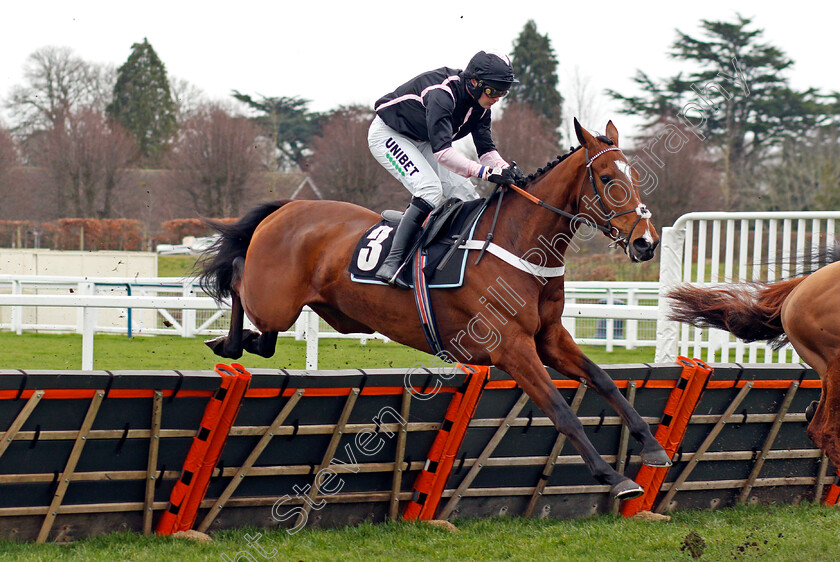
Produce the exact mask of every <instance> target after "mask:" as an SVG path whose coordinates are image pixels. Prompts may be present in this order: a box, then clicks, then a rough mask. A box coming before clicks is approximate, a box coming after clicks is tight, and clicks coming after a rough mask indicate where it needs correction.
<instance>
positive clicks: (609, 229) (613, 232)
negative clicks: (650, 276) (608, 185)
mask: <svg viewBox="0 0 840 562" xmlns="http://www.w3.org/2000/svg"><path fill="white" fill-rule="evenodd" d="M612 150H621V149H620V148H618V147H617V146H612V147H610V148H605V149H604V150H601V151H600V152H596V153H595V155H593V156H592V158H589V150H588V149H584V157H585V158H586V169H587V170H588V171H589V184H590V185H591V186H592V192H593V193H594V195H595V200H596V201H598V205H599V206H600V207H601V213H602V214H603V216H604V218H605V219H606V221H607V224H606V226H601V225H600V224H597V223H595V222H594V221H593V220H592V219H590V218H589V217H588V216H587V215H581V214H577V215H573V214H572V213H567V212H566V211H563V210H562V209H558V208H557V207H554V206H553V205H549V204H548V203H546V202H545V201H543V200H542V199H540V198H539V197H536V196H535V195H533V194H531V193H528V192H527V191H525V190H524V189H522V188H521V187H518V186H516V185H514V184H508V187H510V188H511V189H513V190H514V191H515V192H516V193H518V194H519V195H521V196H523V197H525V199H527V200H528V201H530V202H531V203H534V204H535V205H539V206H540V207H543V208H545V209H548V210H549V211H551V212H553V213H556V214H558V215H560V216H561V217H565V218H567V219H570V220H572V221H575V220H578V221H580V222H582V223H584V224H586V225H587V226H590V227H592V228H595V229H597V230H600V231H601V232H603V233H604V234H606V235H607V237H609V238H610V239H611V240H612V241H613V244H621V243H623V244H624V246H625V247H627V245H628V244H629V243H630V235H631V234H632V233H633V231H634V230H635V229H636V226H638V224H639V222H640V221H641V220H642V219H644V218H650V216H651V214H650V211H648V210H647V207H645V206H644V205H639V206H638V207H636V208H635V209H629V210H627V211H622V212H620V213H616V212H615V211H612V210H610V209H608V208H607V206H606V204H605V203H604V199H603V197H602V196H601V194H600V193H598V188H597V185H596V183H595V174H593V172H592V163H593V162H595V159H596V158H598V157H599V156H601V155H602V154H604V153H606V152H610V151H612ZM629 213H636V214H637V215H638V218H636V222H634V223H633V226H632V227H631V228H630V230H629V232H628V233H627V235H626V236H625V237H624V238H620V237H619V236H620V235H621V231H620V230H619V229H618V228H617V227H616V226H614V225H613V224H612V222H611V221H612V219H614V218H616V217H620V216H622V215H627V214H629Z"/></svg>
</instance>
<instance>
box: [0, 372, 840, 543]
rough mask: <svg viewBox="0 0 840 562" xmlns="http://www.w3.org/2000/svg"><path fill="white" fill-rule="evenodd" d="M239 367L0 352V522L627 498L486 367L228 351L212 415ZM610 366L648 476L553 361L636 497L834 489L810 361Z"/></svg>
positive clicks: (799, 497) (249, 518) (449, 510)
mask: <svg viewBox="0 0 840 562" xmlns="http://www.w3.org/2000/svg"><path fill="white" fill-rule="evenodd" d="M240 367H241V366H239V367H236V368H234V367H232V366H218V367H217V368H216V370H210V371H112V372H108V371H9V370H6V371H0V490H1V491H2V493H0V536H2V537H4V538H8V539H15V540H25V541H39V542H46V541H69V540H74V539H78V538H81V537H86V536H91V535H98V534H104V533H108V532H112V531H120V530H131V531H135V532H140V533H145V534H151V533H152V532H154V530H155V528H156V525H157V528H158V530H159V531H160V530H161V525H163V526H164V527H166V523H165V520H166V518H167V515H166V514H167V513H170V514H171V512H172V511H173V508H174V506H175V505H178V506H182V505H183V506H186V505H191V506H192V508H191V509H192V511H193V512H192V513H190V514H188V515H187V516H185V515H182V516H181V520H182V524H179V525H178V526H177V529H183V528H186V527H190V528H194V529H196V530H200V531H205V532H213V531H216V530H220V529H230V528H239V527H245V526H249V527H254V526H256V527H267V528H272V527H273V528H277V527H280V528H285V529H287V530H288V531H289V532H295V531H296V530H299V529H302V528H304V527H312V528H326V527H336V526H344V525H353V524H358V523H360V522H364V521H372V522H377V521H385V520H389V519H391V520H394V519H399V518H406V519H432V518H443V519H450V520H453V521H454V520H457V519H458V518H462V517H488V516H499V515H523V516H527V517H556V518H570V517H580V516H587V515H592V514H597V513H614V514H617V513H619V512H621V513H622V514H623V515H625V516H628V515H631V514H632V513H631V512H633V510H632V509H629V508H628V507H627V506H628V505H630V503H631V502H624V505H623V506H621V505H619V504H618V503H617V502H615V501H613V500H612V498H611V497H610V494H609V486H607V485H602V484H599V483H598V482H596V481H595V480H594V479H593V478H592V477H591V475H590V474H589V472H588V471H587V470H585V469H584V467H583V463H582V460H581V458H580V456H579V455H577V453H576V452H575V451H574V450H573V448H572V447H571V445H570V444H569V443H567V442H566V440H565V438H564V437H563V436H562V435H559V434H558V432H557V431H556V430H555V429H554V427H553V425H552V424H551V422H550V421H549V420H548V418H546V417H545V416H544V415H543V414H542V412H540V411H539V409H537V408H536V406H534V404H533V402H531V400H530V399H529V398H528V397H527V395H525V394H524V393H523V391H522V389H521V388H519V387H518V385H517V384H516V383H515V381H513V380H512V379H511V378H510V377H509V376H508V375H507V374H506V373H504V372H502V371H500V370H498V369H495V368H489V369H488V368H471V367H466V366H465V368H455V369H449V370H448V371H447V372H438V371H434V370H421V371H420V372H409V371H408V370H406V369H376V370H373V369H371V370H360V369H356V370H340V371H303V370H265V369H254V370H247V369H246V368H245V367H241V369H242V370H243V371H246V372H247V373H248V375H249V377H248V378H249V381H248V384H247V387H243V388H242V392H241V394H240V395H239V397H238V398H237V399H236V400H235V401H234V402H235V403H231V404H232V405H230V406H228V408H229V412H232V417H230V416H229V417H230V420H229V421H230V424H229V426H222V425H220V426H218V427H216V425H215V424H216V422H212V421H211V419H219V418H220V417H222V416H215V417H213V416H210V417H206V414H207V412H208V409H210V408H217V409H218V408H221V402H219V403H218V404H216V406H213V404H214V400H216V401H217V402H218V401H219V391H220V390H219V389H220V388H223V387H224V386H223V382H224V377H226V376H232V374H233V373H237V372H239V371H238V369H239V368H240ZM605 369H606V370H607V372H608V373H609V374H610V375H611V376H612V377H613V379H614V380H615V381H616V384H617V385H618V387H619V388H620V389H621V390H622V391H623V392H625V393H626V395H627V397H628V400H630V401H631V402H632V403H633V404H634V406H635V407H636V409H637V410H638V411H639V413H640V414H641V415H642V417H643V418H644V419H645V421H647V422H648V423H649V424H650V425H651V428H652V429H654V431H655V432H656V435H657V438H658V439H661V441H660V442H663V444H666V450H668V451H669V453H672V454H673V461H674V464H673V466H671V467H670V468H669V469H656V471H655V472H651V473H650V474H649V476H644V474H645V471H646V470H647V469H644V468H642V467H641V465H640V457H639V454H638V453H639V445H638V444H637V443H636V442H635V441H633V440H632V438H631V436H630V435H629V431H628V430H627V428H626V427H625V426H624V425H623V422H622V420H621V419H620V418H619V417H618V415H617V414H615V412H613V411H612V409H611V408H610V406H609V405H608V404H607V402H606V401H605V400H603V399H602V398H601V397H600V396H598V395H597V393H595V392H593V391H592V390H591V389H589V388H587V387H586V386H585V385H581V384H579V383H578V382H577V381H571V380H569V379H566V378H565V377H563V376H561V375H560V374H559V373H556V372H551V375H552V378H553V380H554V382H555V386H556V387H557V388H558V389H559V391H560V392H561V394H562V395H563V397H564V398H565V399H566V400H567V402H568V403H569V404H570V405H571V407H572V409H573V410H575V411H576V413H577V414H578V416H579V418H580V420H581V422H582V423H583V425H584V428H585V430H586V434H587V436H588V437H589V438H590V440H591V441H592V442H593V444H594V445H595V447H596V448H597V449H598V451H599V452H600V453H601V455H602V456H603V457H604V459H605V460H606V461H607V462H609V463H611V464H613V465H614V466H615V467H616V469H617V470H618V471H619V472H622V473H624V474H627V475H628V476H631V477H637V478H639V479H640V480H644V481H645V486H646V489H647V493H646V496H644V504H645V505H646V506H647V507H646V509H651V510H654V511H657V512H660V513H669V512H673V511H675V510H680V509H689V508H694V509H696V508H700V509H716V508H719V507H725V506H732V505H738V504H744V503H756V502H758V503H795V502H799V501H815V502H828V503H831V500H834V501H836V499H837V497H838V495H840V492H837V490H838V489H840V487H838V486H836V485H835V484H836V482H835V474H836V472H837V470H836V468H835V467H833V466H831V463H829V462H828V461H827V459H826V458H825V457H824V455H823V454H822V452H821V451H820V450H818V449H817V448H816V447H815V446H814V445H813V444H812V443H810V441H809V440H808V438H807V436H806V433H805V429H806V423H805V416H804V413H803V412H804V410H805V407H806V406H807V405H808V404H809V403H810V402H811V401H812V400H815V399H818V398H819V393H820V381H819V379H818V378H817V376H816V374H815V373H814V371H813V370H811V369H808V368H806V367H804V366H802V365H796V364H782V365H765V364H761V365H752V364H741V365H737V364H711V365H708V366H706V365H705V364H703V363H702V362H695V361H693V360H691V359H689V358H680V360H679V361H678V362H674V363H662V364H634V365H611V366H606V367H605ZM690 369H693V370H694V371H697V370H698V369H699V370H700V371H702V372H706V373H707V376H705V375H704V376H703V377H701V378H699V379H694V378H692V377H693V375H692V376H686V375H687V372H688V371H687V370H690ZM220 370H221V372H220ZM226 373H227V374H226ZM409 375H410V377H409ZM407 380H409V382H410V384H407ZM683 380H684V382H681V381H683ZM692 381H694V382H692ZM689 388H693V389H694V390H692V392H691V393H690V394H691V396H692V398H691V399H690V400H689V399H688V398H686V397H687V396H688V394H689V393H688V391H687V389H689ZM226 393H227V391H226ZM214 396H215V398H214ZM208 425H209V426H213V427H208ZM214 427H216V431H217V433H218V435H217V437H215V438H212V439H211V438H210V437H209V432H210V431H212V430H213V429H214ZM202 432H204V433H206V436H207V440H208V443H209V442H211V441H212V442H215V443H216V448H217V449H218V450H217V451H216V452H217V453H218V455H217V456H216V455H210V456H203V457H201V461H202V462H203V463H204V464H203V465H202V466H203V467H204V468H202V469H201V471H203V475H204V480H203V481H202V482H200V484H196V485H195V487H194V490H193V489H190V490H191V491H189V493H186V492H185V491H184V490H182V492H184V493H181V492H178V491H177V489H178V488H179V484H185V475H186V473H187V472H189V473H190V476H189V477H187V478H186V480H187V482H186V485H187V486H188V487H189V486H190V484H191V483H192V478H193V477H194V475H197V474H198V473H199V472H200V471H199V470H198V469H191V470H187V466H197V465H190V464H189V463H187V459H188V458H189V457H190V455H191V453H190V450H191V448H193V446H194V443H195V442H196V440H197V438H198V437H199V436H200V435H201V434H202ZM222 445H223V446H222ZM196 455H198V453H196ZM194 460H195V458H193V461H194ZM190 462H192V461H190ZM185 463H186V464H185ZM179 493H181V496H180V497H181V500H180V501H179V500H178V499H177V498H178V494H179ZM187 497H189V501H188V502H186V503H184V498H187ZM173 499H174V500H175V503H173ZM180 509H181V508H179V510H180ZM176 515H177V514H176ZM162 522H163V523H162ZM171 523H172V521H170V524H169V527H168V529H169V531H163V532H171V531H174V530H177V529H176V526H173V525H171Z"/></svg>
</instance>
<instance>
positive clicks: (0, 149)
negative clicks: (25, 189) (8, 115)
mask: <svg viewBox="0 0 840 562" xmlns="http://www.w3.org/2000/svg"><path fill="white" fill-rule="evenodd" d="M18 163H19V155H18V151H17V147H16V146H15V141H14V139H13V138H12V135H11V133H9V131H7V130H6V129H5V128H3V127H2V125H0V202H4V201H5V200H6V198H7V197H8V196H9V195H10V194H11V193H12V192H13V189H12V186H11V185H10V183H9V182H10V177H11V172H12V169H13V168H15V167H16V166H17V165H18ZM0 204H2V203H0Z"/></svg>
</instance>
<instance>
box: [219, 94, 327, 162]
mask: <svg viewBox="0 0 840 562" xmlns="http://www.w3.org/2000/svg"><path fill="white" fill-rule="evenodd" d="M233 97H234V98H236V99H237V100H239V101H241V102H242V103H244V104H246V105H247V106H248V107H249V108H251V109H252V110H254V111H256V112H257V116H256V117H255V118H254V121H255V122H256V123H257V124H258V125H259V126H260V128H261V129H262V131H263V134H264V135H265V136H266V137H268V138H269V139H271V141H272V143H273V144H274V146H275V147H276V148H277V151H278V153H279V154H278V157H277V167H278V169H281V170H288V169H290V168H293V167H294V166H297V167H298V168H300V169H302V170H305V169H306V168H307V160H308V158H309V157H310V156H311V155H312V149H311V148H310V144H311V143H312V140H313V138H314V137H315V135H316V134H318V131H319V130H320V127H321V124H322V122H323V121H324V119H325V117H324V116H323V115H321V114H319V113H314V112H311V111H309V109H308V108H307V105H309V100H305V99H301V98H298V97H296V96H295V97H285V96H281V97H274V98H268V97H265V96H262V99H259V100H257V99H254V98H252V97H251V96H249V95H247V94H242V93H240V92H238V91H236V90H234V91H233Z"/></svg>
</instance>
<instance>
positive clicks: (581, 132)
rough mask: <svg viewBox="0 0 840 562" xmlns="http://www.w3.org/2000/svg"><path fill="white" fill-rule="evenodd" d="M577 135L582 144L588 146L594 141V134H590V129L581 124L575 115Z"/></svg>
mask: <svg viewBox="0 0 840 562" xmlns="http://www.w3.org/2000/svg"><path fill="white" fill-rule="evenodd" d="M575 135H576V136H577V139H578V142H579V143H580V145H581V146H587V145H588V144H589V143H590V142H591V141H592V135H590V134H589V131H587V130H586V129H584V128H583V127H581V126H580V123H579V122H578V120H577V117H575Z"/></svg>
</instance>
